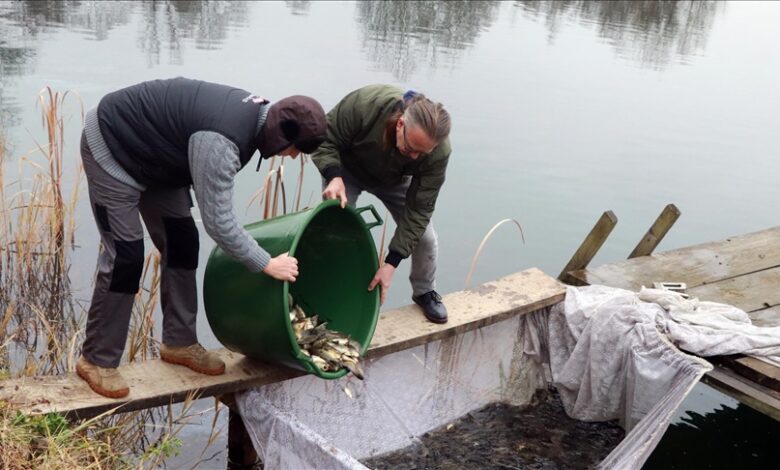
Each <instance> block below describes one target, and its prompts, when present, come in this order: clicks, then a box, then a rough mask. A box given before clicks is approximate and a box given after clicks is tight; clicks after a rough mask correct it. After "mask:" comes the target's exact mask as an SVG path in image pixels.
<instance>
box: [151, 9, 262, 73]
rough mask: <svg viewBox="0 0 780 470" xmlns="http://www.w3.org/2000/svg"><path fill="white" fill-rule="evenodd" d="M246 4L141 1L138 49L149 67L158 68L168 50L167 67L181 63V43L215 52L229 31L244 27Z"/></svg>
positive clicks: (247, 21)
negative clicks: (164, 52) (145, 57)
mask: <svg viewBox="0 0 780 470" xmlns="http://www.w3.org/2000/svg"><path fill="white" fill-rule="evenodd" d="M248 9H249V4H248V3H246V2H201V1H184V0H181V1H167V2H157V1H144V2H143V4H142V7H141V10H142V21H141V25H140V27H139V29H140V31H139V35H138V46H139V47H140V48H141V50H142V51H143V52H144V53H146V56H147V62H148V64H149V66H153V65H158V64H160V56H161V52H162V51H163V50H166V49H167V50H168V53H169V58H168V63H170V64H177V65H179V64H181V63H182V57H181V52H182V42H183V41H188V40H189V41H192V43H193V44H194V46H195V48H196V49H217V48H219V47H220V46H221V45H222V43H223V42H224V41H225V39H226V38H227V36H228V33H229V32H230V30H231V29H234V28H236V27H245V26H247V25H248V23H249V20H248V16H249V15H248Z"/></svg>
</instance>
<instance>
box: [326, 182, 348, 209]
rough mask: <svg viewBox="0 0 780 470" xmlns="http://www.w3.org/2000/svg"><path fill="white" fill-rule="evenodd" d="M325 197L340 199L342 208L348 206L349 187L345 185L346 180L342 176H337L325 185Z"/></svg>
mask: <svg viewBox="0 0 780 470" xmlns="http://www.w3.org/2000/svg"><path fill="white" fill-rule="evenodd" d="M322 197H323V198H324V199H326V200H327V199H338V200H340V201H341V208H342V209H343V208H344V207H346V206H347V188H346V187H344V180H343V179H341V177H340V176H337V177H335V178H333V179H332V180H330V183H328V185H327V186H326V187H325V191H323V192H322Z"/></svg>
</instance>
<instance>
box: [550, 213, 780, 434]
mask: <svg viewBox="0 0 780 470" xmlns="http://www.w3.org/2000/svg"><path fill="white" fill-rule="evenodd" d="M612 222H614V220H613V221H612ZM598 225H599V224H597V226H598ZM612 226H614V223H612ZM669 226H670V224H668V225H667V227H666V229H667V230H668V227H669ZM654 227H655V225H654ZM608 228H609V230H611V227H608ZM609 230H606V233H607V234H608V233H609ZM604 231H605V230H604V229H603V228H602V229H601V232H604ZM652 231H653V229H651V232H652ZM594 232H598V230H596V229H595V228H594ZM648 233H650V232H648ZM663 233H665V230H664V231H663ZM604 237H605V236H604ZM604 237H597V238H598V242H597V243H596V244H595V245H594V244H593V243H590V244H586V243H583V247H581V250H580V251H578V253H580V252H587V254H586V256H585V258H586V259H587V260H588V261H589V258H592V256H593V255H594V254H595V251H597V250H598V246H601V243H603V238H604ZM650 238H652V237H650ZM658 241H660V238H659V239H658ZM588 246H591V247H592V246H596V248H595V250H593V249H592V248H591V249H590V250H588V249H587V247H588ZM650 251H652V248H650ZM588 257H589V258H588ZM573 263H574V264H577V261H574V262H573ZM584 264H585V265H587V261H586V262H585V263H584ZM562 279H565V280H566V282H569V283H572V284H580V285H587V284H601V285H606V286H611V287H620V288H624V289H629V290H633V291H636V290H639V288H640V287H641V286H646V287H652V286H653V283H654V282H684V283H686V284H687V287H688V289H687V291H686V292H687V293H688V294H689V295H691V296H693V297H698V298H699V299H700V300H709V301H713V302H720V303H724V304H730V305H734V306H736V307H738V308H740V309H742V310H744V311H745V312H747V313H748V315H749V316H750V318H751V319H752V321H753V323H754V324H755V325H758V326H766V327H773V326H780V227H774V228H771V229H768V230H762V231H760V232H755V233H750V234H746V235H740V236H735V237H731V238H727V239H725V240H722V241H716V242H710V243H704V244H701V245H695V246H690V247H687V248H681V249H677V250H670V251H666V252H662V253H658V254H646V255H643V256H637V257H632V258H630V259H627V260H625V261H620V262H616V263H610V264H605V265H602V266H598V267H595V268H587V267H585V268H583V269H576V270H571V271H566V272H565V273H562ZM707 359H708V360H710V361H711V362H713V363H714V365H715V370H713V371H712V372H710V373H709V374H707V375H706V376H705V377H704V379H703V381H704V382H706V383H708V384H710V385H712V386H713V387H715V388H717V389H719V390H721V391H723V392H724V393H726V394H727V395H730V396H732V397H734V398H736V399H737V400H739V401H740V402H742V403H744V404H746V405H748V406H750V407H752V408H754V409H756V410H758V411H760V412H762V413H764V414H766V415H768V416H771V417H773V418H775V419H777V420H780V368H778V367H775V366H772V365H770V364H768V363H766V362H764V361H760V360H758V359H754V358H751V357H745V356H728V357H717V358H707Z"/></svg>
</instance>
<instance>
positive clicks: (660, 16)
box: [515, 0, 724, 69]
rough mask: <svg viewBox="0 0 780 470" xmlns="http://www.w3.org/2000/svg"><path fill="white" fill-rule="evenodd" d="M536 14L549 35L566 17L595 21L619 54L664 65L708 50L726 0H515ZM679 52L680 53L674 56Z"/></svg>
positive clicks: (642, 62)
mask: <svg viewBox="0 0 780 470" xmlns="http://www.w3.org/2000/svg"><path fill="white" fill-rule="evenodd" d="M515 5H516V6H518V7H520V8H522V10H523V11H524V12H525V13H527V14H529V15H530V16H532V17H539V16H543V17H544V18H545V22H546V24H547V27H548V29H549V31H550V39H552V38H554V36H555V35H556V34H557V32H558V30H559V27H560V24H561V23H562V22H564V23H565V22H566V21H570V20H576V21H580V22H582V23H585V24H589V25H590V24H595V25H596V26H597V28H598V34H599V36H601V37H602V38H604V39H606V40H608V41H609V42H610V43H611V44H612V45H613V46H614V47H615V49H616V50H617V52H618V54H619V55H620V56H623V57H626V58H629V59H633V60H636V61H638V62H639V63H640V64H641V65H643V66H648V67H653V68H659V69H660V68H663V67H664V66H665V65H667V64H668V63H669V62H670V61H672V60H675V59H676V60H678V61H680V62H682V63H684V62H685V60H686V58H687V57H689V56H691V55H696V54H700V53H702V52H703V51H704V48H705V46H706V43H707V38H708V36H709V32H710V29H711V28H712V24H713V22H714V20H715V16H716V14H718V13H720V12H722V11H723V5H724V4H723V3H722V2H712V1H706V2H705V1H699V0H693V1H657V0H618V1H591V0H559V1H543V2H540V1H531V0H516V1H515ZM675 56H676V57H675Z"/></svg>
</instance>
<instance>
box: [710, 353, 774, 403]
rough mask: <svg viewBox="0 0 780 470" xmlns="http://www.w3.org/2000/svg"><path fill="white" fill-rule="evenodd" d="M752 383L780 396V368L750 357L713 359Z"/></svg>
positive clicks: (738, 356)
mask: <svg viewBox="0 0 780 470" xmlns="http://www.w3.org/2000/svg"><path fill="white" fill-rule="evenodd" d="M713 359H714V361H713V362H717V363H718V364H722V365H724V366H726V367H728V368H729V369H731V370H733V371H734V372H736V373H737V374H739V375H741V376H743V377H745V378H747V379H750V380H751V381H752V382H755V383H757V384H758V385H761V386H762V387H766V388H768V389H769V390H772V391H774V392H777V393H778V394H780V368H778V367H777V366H775V365H772V364H769V363H768V362H764V361H762V360H760V359H756V358H755V357H750V356H742V355H737V356H723V357H719V358H713Z"/></svg>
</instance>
